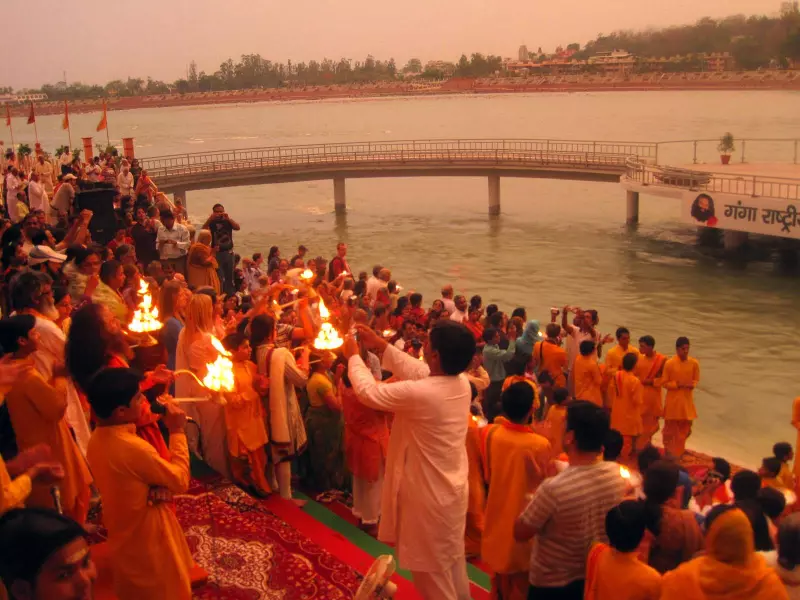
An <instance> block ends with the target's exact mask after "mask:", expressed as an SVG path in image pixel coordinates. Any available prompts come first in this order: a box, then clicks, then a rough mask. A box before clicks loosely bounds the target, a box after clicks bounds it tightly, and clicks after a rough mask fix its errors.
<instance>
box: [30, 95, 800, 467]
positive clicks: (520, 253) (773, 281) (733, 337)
mask: <svg viewBox="0 0 800 600" xmlns="http://www.w3.org/2000/svg"><path fill="white" fill-rule="evenodd" d="M798 101H800V93H798V92H770V91H759V92H746V91H741V92H630V93H628V92H616V93H574V94H516V95H487V96H437V97H430V98H392V99H374V100H363V99H362V100H352V101H347V100H340V101H321V102H298V103H281V104H271V103H261V104H243V105H220V106H214V107H182V108H167V109H149V110H136V111H122V112H112V113H109V125H110V128H111V129H110V133H111V138H112V142H116V143H117V144H120V139H121V138H122V137H124V136H133V137H135V138H136V152H137V155H139V156H144V157H146V156H156V155H163V154H172V153H184V152H198V151H205V150H217V149H231V148H247V147H258V146H271V145H280V144H310V143H325V142H350V141H373V140H375V141H377V140H402V139H414V138H417V139H421V138H480V137H494V138H501V137H518V138H540V139H541V138H550V139H581V140H624V141H662V140H692V139H716V138H718V137H719V136H720V135H722V134H723V133H725V132H726V131H731V132H732V133H733V134H734V135H735V136H736V137H737V138H789V137H793V138H800V119H798V118H797V114H798V113H797V106H798ZM98 120H99V115H97V114H91V115H71V121H72V130H73V136H74V143H73V145H74V146H77V145H79V143H80V142H79V139H78V137H79V136H80V135H81V134H83V135H85V134H87V133H89V134H92V135H94V136H95V140H98V141H99V140H103V139H104V138H105V136H104V135H103V134H102V133H99V134H97V133H94V128H95V126H96V124H97V121H98ZM60 124H61V118H60V117H56V116H51V117H39V118H38V126H39V135H40V138H41V141H42V143H43V144H44V145H45V147H47V148H53V147H55V146H57V145H60V144H62V143H66V136H65V132H63V131H61V130H60ZM15 125H16V128H17V131H16V132H15V133H16V138H17V141H18V142H19V141H30V140H31V139H32V137H33V127H32V126H26V125H23V124H22V120H21V119H15ZM670 152H671V153H674V157H675V161H676V162H682V163H690V162H691V156H692V155H691V147H690V146H687V145H682V146H676V147H674V148H671V149H670ZM704 152H705V154H704V156H703V157H704V158H706V159H707V160H713V159H714V157H713V154H714V152H713V145H709V146H708V148H707V149H706V150H704ZM764 152H765V154H764V155H763V157H755V158H765V159H769V158H773V159H775V158H786V156H780V157H779V156H777V154H776V152H777V151H775V150H774V148H771V147H767V148H765V150H764ZM770 152H773V154H774V155H770ZM789 156H790V155H789ZM748 157H749V158H753V157H752V156H750V147H749V146H748ZM347 200H348V209H349V210H348V214H347V217H346V219H342V218H337V217H336V216H335V215H334V214H333V186H332V184H331V182H330V181H319V182H308V183H294V184H281V185H264V186H256V187H242V188H232V189H221V190H208V191H201V192H190V193H189V197H188V206H189V212H190V214H191V215H192V217H193V219H194V220H198V221H199V220H201V219H203V218H204V217H205V216H206V215H207V214H209V212H210V209H211V206H212V204H214V203H215V202H217V201H219V202H222V203H224V205H225V207H226V209H227V210H228V212H229V213H230V214H231V216H233V217H234V218H235V219H237V220H238V221H239V222H240V223H241V224H242V231H241V233H239V234H237V236H236V238H235V242H236V247H237V249H238V250H239V251H240V252H242V253H247V254H249V253H252V252H253V251H255V250H259V251H262V252H265V253H266V251H267V249H268V248H269V246H270V245H278V246H280V247H281V249H282V251H283V254H284V255H290V254H293V253H294V249H295V247H296V246H297V245H298V243H304V244H305V245H306V246H308V247H309V248H310V249H311V255H312V256H316V255H318V254H321V255H323V256H325V257H327V258H330V257H331V256H332V255H333V253H334V248H335V244H336V242H337V241H338V240H343V241H346V242H347V243H348V244H349V247H350V250H349V258H350V263H351V265H353V266H354V268H359V269H361V270H368V269H371V267H372V265H373V264H377V263H379V264H382V265H385V266H388V267H390V268H391V269H392V274H393V277H394V278H395V279H397V281H398V282H399V283H401V285H403V286H404V287H405V288H406V289H415V290H417V291H420V292H422V293H423V294H424V303H425V306H429V305H430V303H431V302H432V301H433V299H434V298H435V297H438V289H439V288H440V286H441V284H442V283H445V282H450V283H452V284H453V285H454V286H455V287H456V290H457V292H458V293H463V294H466V295H467V296H468V297H469V296H471V295H473V294H481V296H482V297H483V300H484V304H488V303H490V302H495V303H497V304H499V305H500V306H501V308H502V309H504V310H507V311H509V312H510V310H511V309H512V308H514V307H515V306H525V307H526V308H527V309H528V314H529V315H530V316H532V317H538V318H539V319H540V320H542V321H546V320H547V319H548V316H549V309H550V307H551V306H563V305H565V304H573V305H581V306H583V307H592V308H596V309H598V310H599V311H600V319H601V323H600V329H601V330H602V331H603V332H611V333H613V331H614V330H615V329H616V327H617V326H620V325H625V326H627V327H628V328H630V329H631V331H632V333H633V337H634V339H636V338H638V337H639V336H641V335H644V334H651V335H653V336H654V337H655V338H656V342H657V345H656V347H657V349H658V350H660V351H661V352H663V353H667V354H671V353H673V352H674V350H673V348H674V341H675V338H676V337H677V336H679V335H687V336H688V337H689V338H690V339H691V341H692V354H693V355H694V356H696V357H697V358H698V359H699V360H700V364H701V371H702V373H701V382H700V386H699V389H698V391H697V394H696V404H697V409H698V413H699V420H698V421H696V425H695V429H694V434H693V436H692V437H691V438H690V440H689V446H690V447H692V448H694V449H696V450H699V451H703V452H709V453H712V454H718V455H723V456H725V457H727V458H728V459H729V460H731V461H735V462H737V463H739V464H745V465H748V466H755V465H757V464H759V463H760V459H761V457H763V456H767V455H769V454H770V453H771V448H772V444H773V443H774V442H777V441H783V440H786V441H790V442H792V443H794V441H795V437H796V436H795V432H794V430H793V429H792V427H791V425H790V423H789V421H790V418H791V405H792V399H793V398H794V397H795V396H797V395H800V385H795V384H792V383H791V377H789V375H790V374H791V372H792V369H793V368H794V367H795V366H798V364H800V345H799V344H798V342H797V340H796V339H795V334H794V333H793V332H795V331H798V329H800V312H798V311H797V306H798V305H797V302H796V298H797V294H798V291H799V290H800V283H798V280H797V278H796V276H792V275H784V274H782V273H781V272H780V270H779V269H778V268H777V267H776V266H775V264H774V263H773V262H770V261H765V262H756V261H753V262H749V263H747V264H746V265H735V264H731V263H730V262H727V261H723V260H721V259H719V258H717V257H715V256H714V255H713V254H709V253H708V252H707V251H704V250H702V249H700V248H698V246H697V244H696V235H695V231H694V230H693V229H692V228H691V227H689V226H687V225H685V224H682V223H681V222H680V220H679V203H678V202H676V201H674V200H669V199H659V198H657V197H649V196H642V201H641V223H640V225H639V227H638V228H637V229H634V230H631V229H628V228H627V227H625V225H624V221H625V202H624V193H623V191H622V190H621V189H620V187H619V185H616V184H605V183H583V182H562V181H548V180H536V179H530V180H527V179H511V178H507V179H504V180H503V182H502V212H503V214H502V216H501V217H500V218H499V219H495V220H490V219H489V218H488V217H487V183H486V180H485V178H473V179H470V178H416V179H415V178H403V179H379V180H348V181H347Z"/></svg>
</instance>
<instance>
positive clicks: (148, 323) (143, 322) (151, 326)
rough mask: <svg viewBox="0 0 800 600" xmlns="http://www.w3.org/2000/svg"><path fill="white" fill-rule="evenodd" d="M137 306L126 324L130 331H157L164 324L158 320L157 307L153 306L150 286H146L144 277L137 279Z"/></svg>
mask: <svg viewBox="0 0 800 600" xmlns="http://www.w3.org/2000/svg"><path fill="white" fill-rule="evenodd" d="M138 293H139V296H140V298H141V300H140V301H139V307H138V308H137V309H136V310H134V311H133V317H132V318H131V322H130V324H129V325H128V329H129V330H130V331H133V332H136V333H146V332H149V331H157V330H159V329H161V328H162V327H163V326H164V324H163V323H162V322H161V321H159V320H158V308H156V307H155V306H153V296H151V295H150V288H149V287H147V283H145V281H144V279H141V280H140V281H139V290H138Z"/></svg>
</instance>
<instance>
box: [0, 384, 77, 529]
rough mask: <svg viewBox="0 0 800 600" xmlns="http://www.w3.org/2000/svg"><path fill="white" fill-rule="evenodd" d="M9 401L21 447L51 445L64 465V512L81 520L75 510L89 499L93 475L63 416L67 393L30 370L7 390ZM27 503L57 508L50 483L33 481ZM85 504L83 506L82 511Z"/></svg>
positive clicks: (61, 485) (65, 409)
mask: <svg viewBox="0 0 800 600" xmlns="http://www.w3.org/2000/svg"><path fill="white" fill-rule="evenodd" d="M6 404H7V405H8V413H9V416H10V417H11V426H12V427H13V428H14V434H15V435H16V437H17V446H18V447H19V449H20V450H27V449H28V448H33V447H34V446H37V445H39V444H47V445H48V446H50V450H51V452H52V460H53V461H54V462H58V463H61V465H62V466H63V467H64V479H63V480H62V481H61V483H60V484H59V488H60V491H61V504H62V506H63V507H64V512H65V513H67V514H69V515H70V516H72V517H74V518H76V519H79V520H80V518H85V516H86V515H85V514H83V515H82V516H79V515H76V514H75V512H74V511H75V509H76V505H77V504H78V503H79V500H80V501H81V502H82V503H84V504H85V503H86V502H88V500H89V496H90V492H89V484H91V483H92V476H91V475H90V474H89V468H88V467H87V465H86V461H85V460H84V458H83V455H82V454H81V451H80V450H79V449H78V445H77V444H76V443H75V439H74V438H73V437H72V433H71V432H70V430H69V426H68V425H67V421H66V420H65V419H64V415H65V414H66V412H67V398H66V396H65V395H64V394H62V393H60V392H59V391H58V390H56V388H54V387H53V386H51V385H48V383H47V382H46V381H45V380H44V379H42V376H41V375H39V372H38V371H35V370H31V371H29V372H28V373H27V374H26V375H24V376H23V377H22V379H20V380H18V381H17V382H16V383H14V386H13V387H12V388H11V390H10V391H9V392H8V393H7V394H6ZM27 505H28V506H37V507H42V508H55V506H54V505H53V497H52V495H51V493H50V486H49V485H34V486H33V490H32V491H31V494H30V497H29V498H28V501H27ZM86 508H88V506H83V511H85V509H86Z"/></svg>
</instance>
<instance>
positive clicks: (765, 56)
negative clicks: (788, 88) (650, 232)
mask: <svg viewBox="0 0 800 600" xmlns="http://www.w3.org/2000/svg"><path fill="white" fill-rule="evenodd" d="M567 49H568V50H573V51H576V53H575V54H574V55H573V58H575V59H578V60H581V59H583V60H585V59H587V58H589V57H590V56H592V55H594V54H596V53H598V52H608V51H612V50H627V51H628V52H630V53H631V54H633V55H635V56H638V57H643V58H660V57H674V56H681V57H684V59H683V60H682V61H681V62H680V63H678V67H676V68H680V69H684V70H696V69H700V68H702V61H701V60H700V59H699V58H698V57H697V55H699V54H702V53H713V52H730V53H731V55H732V56H733V58H734V60H735V61H736V64H737V66H738V68H740V69H743V70H754V69H759V68H762V67H768V66H778V67H784V68H785V67H787V66H788V65H789V64H790V63H792V62H797V61H800V11H798V7H797V3H796V2H787V3H784V7H783V9H782V12H781V14H780V15H779V16H777V17H767V16H751V17H747V16H744V15H734V16H731V17H726V18H724V19H711V18H703V19H700V20H699V21H698V22H697V23H695V24H693V25H684V26H676V27H667V28H662V29H648V30H645V31H615V32H613V33H610V34H607V35H604V34H600V35H598V36H597V38H596V39H594V40H592V41H590V42H588V43H587V44H586V45H585V46H584V47H583V48H581V46H580V44H578V43H572V44H569V45H568V46H567ZM532 56H533V58H534V60H544V59H546V58H547V55H546V54H544V53H543V52H542V50H541V48H540V49H539V52H537V53H532ZM502 70H503V59H502V58H501V57H500V56H494V55H491V54H490V55H488V56H487V55H484V54H481V53H473V54H471V55H470V56H469V57H468V56H467V55H466V54H464V55H462V56H461V58H460V59H459V60H458V61H457V62H455V63H452V62H445V61H430V62H428V63H426V64H423V62H422V61H421V60H420V59H419V58H412V59H410V60H409V61H408V62H407V63H406V64H405V65H404V66H403V67H402V68H399V67H398V65H397V64H396V63H395V60H394V58H390V59H389V60H380V59H376V58H375V57H373V56H372V55H369V56H367V57H366V58H365V59H363V60H356V61H353V60H351V59H347V58H341V59H339V60H338V61H337V60H331V59H328V58H326V59H323V60H321V61H316V60H312V61H309V62H292V61H291V60H289V61H286V62H285V63H282V62H275V61H271V60H268V59H265V58H263V57H262V56H261V55H260V54H245V55H242V56H241V57H240V59H239V60H238V61H234V60H233V59H231V58H229V59H228V60H226V61H225V62H223V63H221V64H220V65H219V68H218V69H217V70H215V71H214V72H206V71H198V67H197V64H196V63H195V62H194V61H193V62H192V63H191V64H190V65H189V68H188V69H187V74H186V77H182V78H180V79H178V80H176V81H173V82H169V83H168V82H164V81H159V80H156V79H152V78H150V77H148V78H147V79H142V78H128V79H127V80H126V81H123V80H120V79H118V80H114V81H109V82H108V83H107V84H105V85H104V86H101V85H85V84H83V83H79V82H77V83H73V84H71V85H69V86H65V85H63V84H57V85H50V84H48V85H43V86H42V87H41V89H39V90H28V91H30V92H41V93H43V94H47V96H48V98H50V99H52V100H78V99H90V98H103V97H126V96H142V95H152V94H166V93H171V92H178V93H187V92H213V91H226V90H243V89H252V88H283V87H296V86H307V85H333V84H354V83H377V82H382V81H387V82H391V81H395V80H397V79H398V78H399V77H400V76H401V75H403V74H413V75H415V76H417V77H420V78H422V79H431V80H433V79H443V78H446V77H450V76H455V77H487V76H491V75H493V74H496V73H500V72H502ZM4 89H5V90H6V92H5V93H9V92H11V88H4ZM0 91H2V90H0Z"/></svg>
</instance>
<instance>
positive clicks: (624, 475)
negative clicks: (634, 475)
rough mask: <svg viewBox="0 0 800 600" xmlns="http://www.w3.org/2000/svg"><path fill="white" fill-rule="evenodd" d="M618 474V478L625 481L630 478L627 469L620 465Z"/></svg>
mask: <svg viewBox="0 0 800 600" xmlns="http://www.w3.org/2000/svg"><path fill="white" fill-rule="evenodd" d="M619 474H620V477H622V478H623V479H626V480H627V479H630V478H631V472H630V471H629V470H628V469H626V468H625V467H623V466H622V465H620V467H619Z"/></svg>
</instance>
